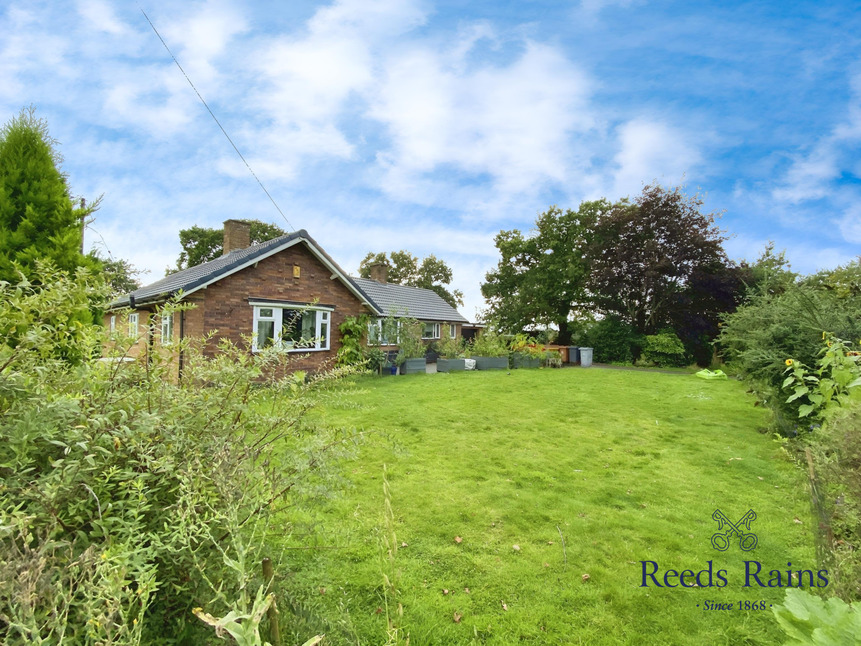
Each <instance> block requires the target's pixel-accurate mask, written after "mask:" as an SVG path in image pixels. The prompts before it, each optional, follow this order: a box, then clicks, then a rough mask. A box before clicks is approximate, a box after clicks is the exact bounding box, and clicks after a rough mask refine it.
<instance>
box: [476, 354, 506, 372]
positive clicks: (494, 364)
mask: <svg viewBox="0 0 861 646" xmlns="http://www.w3.org/2000/svg"><path fill="white" fill-rule="evenodd" d="M472 358H473V359H475V369H476V370H507V369H508V357H472Z"/></svg>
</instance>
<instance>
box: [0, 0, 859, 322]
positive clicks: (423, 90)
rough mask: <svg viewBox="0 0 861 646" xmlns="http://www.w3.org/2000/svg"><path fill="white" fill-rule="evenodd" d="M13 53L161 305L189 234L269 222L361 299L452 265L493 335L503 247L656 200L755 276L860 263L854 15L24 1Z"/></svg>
mask: <svg viewBox="0 0 861 646" xmlns="http://www.w3.org/2000/svg"><path fill="white" fill-rule="evenodd" d="M139 7H142V8H143V9H144V10H145V11H146V12H147V14H148V15H149V17H150V19H151V20H152V21H153V22H154V24H155V25H156V27H157V28H158V30H159V31H160V33H161V35H162V37H163V38H164V39H165V41H166V42H167V43H168V45H169V46H170V48H171V49H172V51H173V53H174V54H175V55H176V56H177V58H178V59H179V61H180V63H181V64H182V65H183V67H184V68H185V70H186V72H187V73H188V75H189V76H190V77H191V79H192V80H193V82H194V83H195V85H196V86H197V88H198V90H199V91H200V93H201V94H202V95H203V97H204V98H205V99H206V100H207V102H208V103H209V105H210V107H211V108H212V109H213V111H214V112H215V114H216V115H217V116H218V118H219V120H220V121H221V123H222V124H223V125H224V127H225V128H226V129H227V131H228V132H229V133H230V135H231V137H232V138H233V140H234V141H235V142H236V144H237V146H238V147H239V149H240V150H241V151H242V152H243V154H244V155H245V157H246V158H247V159H248V161H249V162H250V164H251V167H252V168H253V169H254V171H255V172H256V173H257V175H258V176H259V177H260V178H261V180H262V181H263V182H264V184H265V185H266V187H267V188H268V190H269V192H270V193H271V194H272V196H273V197H274V198H275V200H276V201H277V202H278V204H279V206H280V207H281V209H282V210H283V211H284V213H285V214H286V216H287V218H288V220H289V224H288V223H287V222H285V221H284V219H283V218H282V217H281V215H280V214H279V213H278V212H277V211H276V209H275V207H274V206H273V205H272V203H271V202H270V201H269V199H268V198H267V197H266V195H265V194H264V193H263V191H262V190H261V189H260V187H259V185H258V184H257V183H256V181H255V180H254V178H253V177H252V176H251V175H250V174H249V172H248V170H247V169H246V168H245V165H244V164H243V163H242V161H241V160H240V159H239V158H238V157H237V155H236V153H235V152H234V151H233V149H232V147H231V146H230V144H229V143H228V142H227V140H226V139H225V138H224V136H223V135H222V134H221V132H220V130H219V129H218V126H217V125H216V124H215V123H214V122H213V120H212V119H211V117H210V116H209V114H208V113H207V112H206V110H205V108H204V107H203V105H202V104H201V103H200V101H199V100H198V98H197V97H196V95H195V94H194V92H193V91H192V89H191V88H190V87H189V85H188V83H187V82H186V80H185V78H184V77H183V76H182V75H181V73H180V72H179V70H178V69H177V68H176V66H175V65H174V63H173V61H172V60H171V59H170V58H169V56H168V55H167V52H166V51H165V49H164V47H163V46H162V44H161V42H159V40H158V39H157V37H156V36H155V34H154V33H153V32H152V30H151V29H150V27H149V25H148V24H147V22H146V20H145V18H144V17H143V15H142V14H141V12H140V8H139ZM0 34H3V36H2V37H0V118H2V120H3V121H6V120H8V119H9V118H11V117H12V116H14V115H15V114H16V113H17V112H18V111H19V110H20V109H21V108H22V107H24V106H28V105H31V104H32V105H35V106H36V108H37V114H38V115H40V116H41V117H44V118H45V119H47V121H48V123H49V126H50V130H51V134H52V135H53V136H54V137H55V138H56V139H57V140H58V141H59V142H60V152H61V153H62V154H63V156H64V158H65V162H64V165H63V169H64V170H65V172H66V173H67V174H68V175H69V180H70V185H71V187H72V190H73V192H74V193H75V194H76V195H79V196H83V197H86V198H88V199H93V198H95V197H97V196H98V195H102V194H103V195H104V198H103V202H102V206H101V209H100V210H99V211H98V213H97V214H96V220H95V222H93V223H92V225H91V227H90V229H89V230H88V231H87V235H86V244H87V246H88V247H90V246H93V245H96V246H99V247H101V248H102V249H103V250H104V251H106V252H109V253H111V254H112V255H113V256H115V257H120V258H125V259H127V260H130V261H131V262H132V263H133V264H135V265H136V266H138V267H140V268H143V269H148V270H149V271H150V273H149V274H148V275H147V276H145V277H144V280H145V282H149V281H152V280H156V279H158V278H160V277H161V276H162V275H163V273H164V270H165V268H166V267H168V266H172V265H174V264H175V262H176V258H177V256H178V254H179V242H178V235H177V234H178V231H179V229H182V228H186V227H189V226H191V225H194V224H197V225H202V226H220V225H221V222H222V221H223V220H225V219H228V218H246V217H248V218H258V219H261V220H265V221H269V222H273V223H276V224H279V225H280V226H282V227H283V228H285V229H288V230H290V229H294V228H296V229H298V228H304V229H307V230H308V232H309V233H310V234H311V235H312V236H313V237H314V238H315V239H316V240H317V241H318V242H319V243H320V244H321V245H322V246H323V247H324V248H325V249H326V250H327V251H328V252H329V253H330V254H331V255H332V256H333V257H334V258H335V259H336V260H337V261H338V262H339V263H340V264H341V265H342V267H344V268H345V269H346V270H347V271H349V272H351V273H352V272H355V271H356V270H357V267H358V263H359V261H360V260H361V258H362V257H363V256H364V255H365V254H366V253H367V252H369V251H390V250H395V249H407V250H409V251H411V252H412V253H414V254H416V255H418V256H424V255H427V254H430V253H433V254H435V255H437V256H438V257H440V258H442V259H444V260H446V261H447V262H448V263H449V264H450V265H451V266H452V268H453V269H454V274H455V279H454V287H456V288H458V289H461V290H463V291H464V293H465V295H466V305H465V306H464V307H463V308H462V312H463V313H464V315H466V316H467V317H469V318H474V317H475V314H476V309H477V308H479V307H481V306H482V301H481V295H480V291H479V285H480V283H481V280H482V279H483V277H484V273H485V272H486V271H487V270H488V269H490V268H491V267H493V266H495V264H496V262H497V259H498V256H497V254H496V250H495V247H494V245H493V236H494V235H495V234H496V233H497V232H498V231H499V230H500V229H511V228H519V229H521V230H528V229H529V228H530V226H531V224H532V222H533V221H534V218H535V216H536V214H537V213H538V212H540V211H543V210H544V209H546V208H547V207H548V206H550V205H551V204H557V205H559V206H561V207H563V208H564V207H573V208H576V206H577V205H578V204H579V203H580V202H581V201H582V200H584V199H594V198H597V197H607V198H609V199H611V200H616V199H618V198H621V197H624V196H626V195H631V196H634V195H636V194H638V193H639V192H640V190H641V188H642V186H643V184H644V183H649V182H651V181H654V180H657V181H659V182H660V183H662V184H665V185H668V186H669V185H678V184H684V185H685V186H686V187H687V192H688V193H689V194H693V193H696V192H698V191H699V192H701V193H703V194H704V195H705V200H706V208H707V209H708V210H711V211H720V212H723V216H722V219H721V220H720V223H721V226H722V227H723V228H724V229H726V230H727V232H728V233H729V234H731V235H732V238H731V239H730V240H729V241H728V242H727V244H726V247H727V250H728V251H729V253H730V256H731V257H733V258H736V259H741V258H747V259H755V258H756V257H757V256H758V254H759V252H760V251H761V250H762V248H763V247H764V245H765V244H766V242H767V241H768V240H773V241H774V242H775V244H776V246H777V248H778V249H785V250H786V252H787V256H788V258H789V259H790V261H791V262H792V266H793V268H794V269H796V270H797V271H801V272H805V273H807V272H812V271H815V270H817V269H821V268H828V267H834V266H836V265H837V264H840V263H843V262H847V261H849V260H852V259H853V258H855V257H857V256H858V255H859V254H861V155H859V150H861V145H859V144H861V11H859V10H858V8H857V6H856V5H855V3H853V2H750V3H743V2H740V3H739V2H728V1H722V2H646V1H637V0H615V1H614V0H582V2H541V1H537V0H535V1H525V0H520V1H513V0H509V1H504V0H496V1H493V2H491V1H488V0H473V1H471V2H468V3H464V2H454V1H452V0H446V1H440V2H429V1H428V2H425V1H421V0H392V1H377V0H334V1H333V2H304V1H296V2H274V1H272V0H268V1H265V0H260V1H257V2H250V1H246V2H231V1H229V0H219V1H202V2H200V1H189V2H182V3H177V2H165V1H162V0H141V1H140V4H139V5H136V3H129V2H111V1H109V0H78V1H66V0H49V1H41V0H26V1H23V0H7V2H5V3H4V4H3V7H2V8H0Z"/></svg>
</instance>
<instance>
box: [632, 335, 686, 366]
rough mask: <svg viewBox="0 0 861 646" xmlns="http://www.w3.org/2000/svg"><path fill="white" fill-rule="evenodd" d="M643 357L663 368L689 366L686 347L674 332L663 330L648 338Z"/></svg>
mask: <svg viewBox="0 0 861 646" xmlns="http://www.w3.org/2000/svg"><path fill="white" fill-rule="evenodd" d="M643 357H644V358H645V359H646V361H649V362H651V363H653V364H655V365H656V366H661V367H669V368H680V367H682V366H686V365H687V364H688V361H687V357H686V353H685V346H684V345H682V342H681V340H680V339H679V337H678V336H676V333H675V332H673V331H672V330H661V331H660V332H658V334H651V335H649V336H647V337H646V339H645V345H644V347H643Z"/></svg>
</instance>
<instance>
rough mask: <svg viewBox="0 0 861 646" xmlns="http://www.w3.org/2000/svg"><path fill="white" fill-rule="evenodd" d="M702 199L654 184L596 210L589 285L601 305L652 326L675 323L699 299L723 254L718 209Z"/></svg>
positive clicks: (644, 330)
mask: <svg viewBox="0 0 861 646" xmlns="http://www.w3.org/2000/svg"><path fill="white" fill-rule="evenodd" d="M701 207H702V200H701V199H700V198H699V197H698V196H694V197H687V196H686V195H685V194H684V193H683V192H682V190H681V189H680V188H671V189H666V188H664V187H662V186H659V185H656V184H655V185H650V186H646V187H645V188H644V189H643V193H642V194H641V195H639V196H638V197H637V198H636V199H635V200H634V201H633V202H631V201H629V200H627V199H625V200H622V201H620V202H617V203H616V204H614V205H613V207H612V208H611V209H609V210H608V211H607V212H606V213H604V214H602V216H601V217H599V218H598V220H597V223H596V225H595V236H594V238H593V240H592V242H591V244H590V245H589V249H588V256H589V261H590V263H591V269H592V271H591V275H590V280H589V290H590V292H591V293H592V297H593V299H594V302H595V304H596V306H597V307H598V308H599V310H600V311H602V312H603V313H605V314H614V315H616V316H618V317H619V318H620V319H621V320H623V321H625V322H626V323H629V324H630V325H632V326H633V327H634V328H635V329H636V331H637V332H639V333H640V334H654V333H655V332H657V331H658V330H659V329H661V328H662V327H664V326H667V325H671V324H672V322H673V319H674V316H675V314H676V312H675V309H677V308H678V306H679V305H680V304H685V306H686V307H691V306H693V305H694V304H695V303H696V302H697V301H698V300H701V299H702V297H703V296H704V291H706V292H707V291H708V289H709V287H708V285H709V283H710V282H712V281H713V279H716V278H717V277H719V276H720V274H722V273H725V270H726V267H727V266H728V260H727V257H726V253H725V252H724V249H723V241H724V240H725V237H724V235H723V233H722V232H721V230H720V229H719V228H718V227H717V225H716V224H715V214H713V213H702V212H701ZM691 290H695V291H696V293H692V291H691ZM685 295H687V297H686V296H685ZM708 307H710V308H711V307H713V306H712V304H709V305H708Z"/></svg>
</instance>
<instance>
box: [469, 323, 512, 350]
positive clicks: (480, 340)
mask: <svg viewBox="0 0 861 646" xmlns="http://www.w3.org/2000/svg"><path fill="white" fill-rule="evenodd" d="M470 354H471V355H472V356H474V357H504V356H506V355H508V344H507V343H506V341H505V337H503V336H502V335H501V334H499V332H497V331H496V330H495V329H493V328H491V327H487V328H485V329H484V330H482V331H481V334H479V335H478V336H477V337H476V338H475V340H474V341H473V342H472V348H471V349H470Z"/></svg>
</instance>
